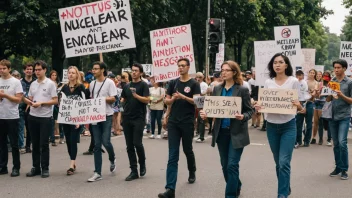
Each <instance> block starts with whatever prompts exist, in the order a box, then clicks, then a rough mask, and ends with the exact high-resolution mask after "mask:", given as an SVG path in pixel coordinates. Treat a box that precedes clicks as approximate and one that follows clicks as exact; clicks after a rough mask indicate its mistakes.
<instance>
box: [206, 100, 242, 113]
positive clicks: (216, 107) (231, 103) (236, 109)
mask: <svg viewBox="0 0 352 198" xmlns="http://www.w3.org/2000/svg"><path fill="white" fill-rule="evenodd" d="M203 110H204V112H205V113H206V115H207V117H210V118H235V115H236V114H241V111H242V98H241V97H226V96H205V99H204V106H203Z"/></svg>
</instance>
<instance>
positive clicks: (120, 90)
mask: <svg viewBox="0 0 352 198" xmlns="http://www.w3.org/2000/svg"><path fill="white" fill-rule="evenodd" d="M116 91H117V95H116V96H117V97H121V93H122V89H120V88H116Z"/></svg>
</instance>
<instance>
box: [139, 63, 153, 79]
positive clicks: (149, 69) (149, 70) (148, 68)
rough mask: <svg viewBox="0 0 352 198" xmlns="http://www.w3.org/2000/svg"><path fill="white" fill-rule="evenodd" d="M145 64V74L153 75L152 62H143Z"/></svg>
mask: <svg viewBox="0 0 352 198" xmlns="http://www.w3.org/2000/svg"><path fill="white" fill-rule="evenodd" d="M142 66H143V71H144V73H145V75H148V76H152V75H153V71H152V69H153V65H152V64H142Z"/></svg>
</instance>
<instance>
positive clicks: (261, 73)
mask: <svg viewBox="0 0 352 198" xmlns="http://www.w3.org/2000/svg"><path fill="white" fill-rule="evenodd" d="M278 52H280V49H279V48H278V47H277V45H276V42H275V41H254V55H255V82H256V85H264V84H265V81H266V80H267V79H269V70H268V63H269V62H270V59H271V58H272V57H273V56H274V55H275V54H276V53H278Z"/></svg>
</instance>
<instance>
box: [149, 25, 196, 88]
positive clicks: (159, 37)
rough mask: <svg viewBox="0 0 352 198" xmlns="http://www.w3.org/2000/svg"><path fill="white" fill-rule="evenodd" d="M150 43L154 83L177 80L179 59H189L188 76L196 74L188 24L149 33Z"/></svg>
mask: <svg viewBox="0 0 352 198" xmlns="http://www.w3.org/2000/svg"><path fill="white" fill-rule="evenodd" d="M150 42H151V44H150V46H151V52H152V60H153V75H154V78H155V81H156V82H165V81H169V80H172V79H176V78H178V77H179V76H180V74H179V71H178V66H177V61H178V60H179V59H180V58H188V59H189V61H190V69H189V74H195V73H196V67H195V57H194V52H193V42H192V31H191V25H190V24H187V25H181V26H176V27H169V28H164V29H158V30H153V31H150Z"/></svg>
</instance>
